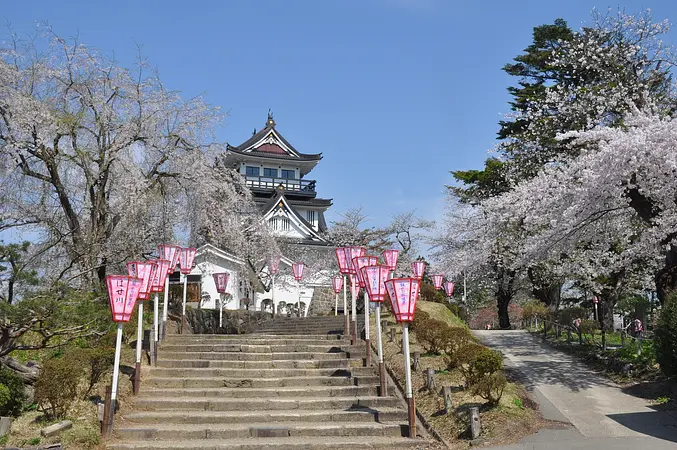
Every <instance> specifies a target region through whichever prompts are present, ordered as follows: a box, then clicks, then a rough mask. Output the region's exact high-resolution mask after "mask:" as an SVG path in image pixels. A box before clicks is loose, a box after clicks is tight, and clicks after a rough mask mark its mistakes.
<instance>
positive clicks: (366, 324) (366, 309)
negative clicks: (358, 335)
mask: <svg viewBox="0 0 677 450" xmlns="http://www.w3.org/2000/svg"><path fill="white" fill-rule="evenodd" d="M369 303H370V302H369V294H367V290H366V289H365V290H364V338H365V339H366V340H369V327H370V324H369ZM367 364H371V361H367Z"/></svg>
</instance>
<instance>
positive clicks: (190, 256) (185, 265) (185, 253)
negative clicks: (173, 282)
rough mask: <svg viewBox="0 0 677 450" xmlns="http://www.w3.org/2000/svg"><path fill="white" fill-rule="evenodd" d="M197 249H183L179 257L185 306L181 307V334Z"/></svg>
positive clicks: (184, 322)
mask: <svg viewBox="0 0 677 450" xmlns="http://www.w3.org/2000/svg"><path fill="white" fill-rule="evenodd" d="M195 252H197V249H195V248H192V247H187V248H182V249H181V254H180V256H179V267H180V270H181V275H183V302H182V303H183V304H182V307H181V334H183V328H184V326H185V324H186V293H187V291H188V274H190V271H191V270H193V260H194V259H195Z"/></svg>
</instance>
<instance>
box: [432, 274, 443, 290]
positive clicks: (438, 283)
mask: <svg viewBox="0 0 677 450" xmlns="http://www.w3.org/2000/svg"><path fill="white" fill-rule="evenodd" d="M430 279H431V280H432V281H433V285H434V286H435V289H437V290H440V289H442V282H443V281H444V275H439V274H437V275H430Z"/></svg>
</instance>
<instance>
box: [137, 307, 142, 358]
mask: <svg viewBox="0 0 677 450" xmlns="http://www.w3.org/2000/svg"><path fill="white" fill-rule="evenodd" d="M136 322H137V329H136V362H138V363H140V362H141V343H142V342H143V302H142V301H139V314H138V315H137V316H136Z"/></svg>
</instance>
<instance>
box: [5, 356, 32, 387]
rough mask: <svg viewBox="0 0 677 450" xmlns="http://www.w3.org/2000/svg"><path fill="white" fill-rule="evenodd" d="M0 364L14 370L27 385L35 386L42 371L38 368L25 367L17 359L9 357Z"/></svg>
mask: <svg viewBox="0 0 677 450" xmlns="http://www.w3.org/2000/svg"><path fill="white" fill-rule="evenodd" d="M0 364H1V365H4V366H6V367H7V368H9V369H10V370H12V371H13V372H14V373H15V374H16V375H18V376H19V378H21V380H22V381H23V382H24V383H25V384H30V385H32V384H34V383H35V381H36V380H37V379H38V374H39V373H40V370H39V369H38V368H37V367H28V366H24V365H23V364H21V363H20V362H19V361H17V360H16V359H14V358H10V357H8V356H7V357H5V358H2V359H0Z"/></svg>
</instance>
